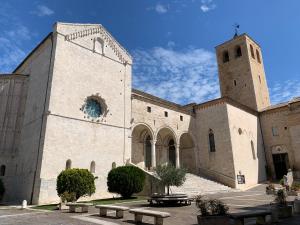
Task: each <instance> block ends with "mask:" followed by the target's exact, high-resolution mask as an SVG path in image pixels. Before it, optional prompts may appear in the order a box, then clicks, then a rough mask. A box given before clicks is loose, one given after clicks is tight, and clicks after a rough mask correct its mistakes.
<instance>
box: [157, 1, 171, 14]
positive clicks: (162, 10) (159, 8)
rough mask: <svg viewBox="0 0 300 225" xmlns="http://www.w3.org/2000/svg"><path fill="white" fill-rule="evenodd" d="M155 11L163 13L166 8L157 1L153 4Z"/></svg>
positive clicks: (166, 10)
mask: <svg viewBox="0 0 300 225" xmlns="http://www.w3.org/2000/svg"><path fill="white" fill-rule="evenodd" d="M155 11H156V12H157V13H160V14H163V13H166V12H168V8H167V7H166V6H164V5H162V4H160V3H157V4H156V6H155Z"/></svg>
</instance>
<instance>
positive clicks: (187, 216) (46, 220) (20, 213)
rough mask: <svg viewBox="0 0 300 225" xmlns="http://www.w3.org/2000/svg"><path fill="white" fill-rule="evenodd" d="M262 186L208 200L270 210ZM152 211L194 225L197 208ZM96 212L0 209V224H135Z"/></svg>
mask: <svg viewBox="0 0 300 225" xmlns="http://www.w3.org/2000/svg"><path fill="white" fill-rule="evenodd" d="M264 190H265V186H264V185H261V186H259V187H257V188H254V189H251V190H249V191H244V192H229V193H217V194H212V195H210V197H213V198H219V199H222V200H223V201H225V202H226V203H227V204H228V205H229V207H230V211H240V210H253V209H261V208H266V207H269V205H270V202H271V201H273V197H272V196H270V195H265V191H264ZM119 205H126V206H128V207H130V208H136V207H143V208H150V207H149V204H148V203H147V202H146V201H140V202H131V203H122V204H119ZM151 210H157V211H164V212H169V213H170V214H171V217H170V218H167V219H165V220H164V224H165V225H182V224H187V225H196V224H197V218H196V216H197V213H198V212H197V208H196V207H195V204H192V205H190V206H182V207H151ZM98 214H99V212H98V210H96V209H95V208H94V207H91V208H90V212H89V213H88V214H87V213H85V214H82V213H69V212H67V211H63V212H60V211H40V210H39V211H38V210H29V209H28V210H20V209H12V208H7V207H6V209H3V208H1V207H0V225H40V224H43V225H95V224H100V225H101V224H102V225H118V224H119V225H125V224H126V225H130V224H134V222H133V218H134V216H133V215H132V214H130V213H128V212H126V213H125V214H124V218H123V219H115V218H113V216H114V214H113V213H112V214H108V217H105V218H103V217H99V216H98ZM143 222H144V223H143V224H145V225H148V224H153V218H151V217H144V219H143ZM247 224H254V223H253V220H248V221H247ZM279 224H281V225H300V215H295V216H294V217H292V218H289V219H286V220H282V221H280V223H279Z"/></svg>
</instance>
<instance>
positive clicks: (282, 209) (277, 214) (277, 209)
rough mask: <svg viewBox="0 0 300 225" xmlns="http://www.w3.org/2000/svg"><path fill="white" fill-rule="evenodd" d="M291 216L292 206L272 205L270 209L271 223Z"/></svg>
mask: <svg viewBox="0 0 300 225" xmlns="http://www.w3.org/2000/svg"><path fill="white" fill-rule="evenodd" d="M291 216H293V206H291V205H285V206H279V205H274V206H273V207H272V222H278V218H287V217H291Z"/></svg>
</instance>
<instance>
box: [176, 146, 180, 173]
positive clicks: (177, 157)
mask: <svg viewBox="0 0 300 225" xmlns="http://www.w3.org/2000/svg"><path fill="white" fill-rule="evenodd" d="M179 167H180V163H179V144H176V168H179Z"/></svg>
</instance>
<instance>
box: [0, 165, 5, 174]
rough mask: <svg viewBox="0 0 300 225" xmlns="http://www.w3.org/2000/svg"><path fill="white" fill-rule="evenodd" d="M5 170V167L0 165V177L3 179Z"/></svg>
mask: <svg viewBox="0 0 300 225" xmlns="http://www.w3.org/2000/svg"><path fill="white" fill-rule="evenodd" d="M5 169H6V166H5V165H2V166H1V167H0V176H1V177H3V176H5Z"/></svg>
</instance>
